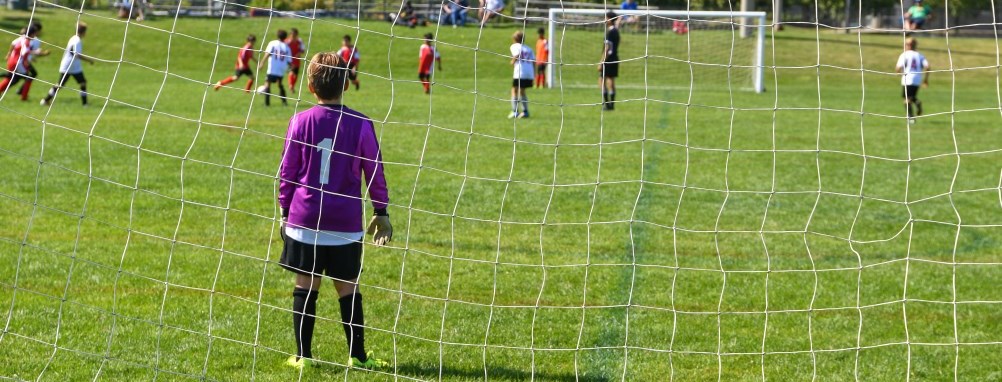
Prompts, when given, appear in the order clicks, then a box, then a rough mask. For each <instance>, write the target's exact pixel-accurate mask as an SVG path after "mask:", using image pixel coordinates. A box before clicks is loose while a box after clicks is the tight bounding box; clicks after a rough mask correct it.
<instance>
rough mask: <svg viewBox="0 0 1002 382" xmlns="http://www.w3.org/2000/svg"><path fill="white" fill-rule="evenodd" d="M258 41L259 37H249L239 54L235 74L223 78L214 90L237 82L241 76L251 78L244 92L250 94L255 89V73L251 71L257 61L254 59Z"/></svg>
mask: <svg viewBox="0 0 1002 382" xmlns="http://www.w3.org/2000/svg"><path fill="white" fill-rule="evenodd" d="M255 41H257V36H254V35H248V36H247V42H246V43H244V46H243V47H242V48H240V53H237V65H236V70H235V71H234V72H233V75H232V76H229V77H226V78H223V79H222V80H220V81H219V82H216V84H215V85H214V86H213V87H212V88H213V89H216V90H219V88H221V87H223V86H225V85H226V84H228V83H230V82H233V81H236V80H237V79H239V78H240V76H244V75H245V76H247V77H250V79H249V80H247V86H244V91H246V92H249V91H250V90H251V89H252V88H253V87H254V72H252V71H251V67H250V62H251V60H255V58H254V42H255Z"/></svg>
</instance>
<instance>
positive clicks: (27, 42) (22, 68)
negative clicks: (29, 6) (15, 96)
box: [0, 25, 38, 96]
mask: <svg viewBox="0 0 1002 382" xmlns="http://www.w3.org/2000/svg"><path fill="white" fill-rule="evenodd" d="M37 34H38V29H36V27H35V26H34V25H31V26H28V30H27V31H25V35H24V36H21V37H18V38H17V39H15V40H14V41H13V42H11V44H10V51H9V52H8V53H7V57H6V61H7V65H6V68H5V69H7V72H6V73H4V74H2V75H0V78H3V79H2V80H0V96H2V95H3V94H2V93H4V92H6V90H7V88H8V87H11V86H14V85H16V84H17V83H18V82H19V81H21V80H23V79H25V78H27V76H28V75H29V69H30V67H31V62H30V61H29V58H30V56H31V41H32V40H34V39H35V36H36V35H37Z"/></svg>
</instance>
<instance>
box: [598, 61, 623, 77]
mask: <svg viewBox="0 0 1002 382" xmlns="http://www.w3.org/2000/svg"><path fill="white" fill-rule="evenodd" d="M601 76H602V77H605V78H616V77H619V63H618V62H606V63H604V64H602V74H601Z"/></svg>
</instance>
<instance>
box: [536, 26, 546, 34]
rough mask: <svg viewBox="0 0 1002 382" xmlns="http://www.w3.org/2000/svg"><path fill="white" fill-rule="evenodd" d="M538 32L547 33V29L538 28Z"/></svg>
mask: <svg viewBox="0 0 1002 382" xmlns="http://www.w3.org/2000/svg"><path fill="white" fill-rule="evenodd" d="M536 32H539V35H541V36H542V35H544V34H546V29H543V28H539V29H538V30H536Z"/></svg>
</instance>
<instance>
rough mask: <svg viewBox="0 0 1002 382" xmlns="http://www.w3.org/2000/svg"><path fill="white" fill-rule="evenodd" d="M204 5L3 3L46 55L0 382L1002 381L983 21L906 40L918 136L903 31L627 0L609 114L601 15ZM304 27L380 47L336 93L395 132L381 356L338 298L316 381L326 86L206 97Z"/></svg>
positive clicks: (377, 311)
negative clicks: (309, 312) (377, 361)
mask: <svg viewBox="0 0 1002 382" xmlns="http://www.w3.org/2000/svg"><path fill="white" fill-rule="evenodd" d="M214 3H215V4H217V5H218V6H213V9H219V10H220V11H219V12H217V11H215V10H213V11H206V12H203V13H201V14H208V15H211V16H210V17H206V18H194V17H187V16H185V15H186V14H189V15H190V14H198V12H194V11H192V12H185V9H184V8H185V7H187V6H188V3H187V2H168V3H167V5H168V6H169V7H171V10H168V11H163V9H162V8H160V9H158V10H157V11H156V12H154V10H152V9H150V10H148V12H147V14H146V15H147V19H146V20H145V21H142V22H137V21H135V20H126V19H120V18H118V16H117V14H116V12H115V11H114V10H109V9H108V4H102V5H101V6H100V7H98V8H87V7H85V6H84V5H81V4H79V3H75V4H76V5H75V6H66V5H61V4H62V3H56V2H51V1H45V0H38V1H35V2H33V3H31V8H30V10H29V11H24V12H16V11H11V12H7V11H4V13H2V14H0V38H3V39H7V40H12V39H14V38H16V37H17V35H18V33H19V32H18V30H19V29H20V28H21V27H24V26H27V24H28V23H30V22H31V21H41V22H42V23H43V24H44V26H45V30H44V32H43V34H42V38H41V40H42V42H43V47H44V48H45V49H48V50H51V51H52V52H53V53H52V55H50V56H48V57H40V58H38V59H37V60H36V64H37V69H38V72H39V76H38V78H37V79H36V81H35V83H34V87H33V88H32V89H31V94H30V97H29V99H28V101H29V102H22V101H20V97H19V95H18V94H17V90H18V89H17V88H16V87H15V88H10V89H7V90H6V91H5V92H4V93H3V94H2V96H0V133H3V134H4V138H3V139H0V380H15V381H17V380H67V381H78V380H110V381H123V380H124V381H133V380H157V381H161V380H164V381H166V380H169V381H207V380H211V381H243V380H254V381H290V380H291V381H308V380H352V381H356V380H361V381H368V380H376V381H390V380H393V381H396V380H443V381H470V380H484V379H486V380H492V381H493V380H501V381H526V380H547V381H549V380H559V381H618V380H627V381H661V380H678V381H689V380H714V381H715V380H741V381H744V380H765V381H772V380H778V381H786V380H819V381H820V380H845V381H860V380H908V379H916V380H917V379H921V378H929V379H934V380H992V379H996V378H998V376H999V375H1002V363H1000V362H998V359H999V354H1000V353H1002V352H1000V349H1002V334H1000V333H1002V327H1000V323H1002V319H1000V311H1002V310H1000V309H999V307H1000V306H1002V292H1000V290H1002V289H1000V288H998V287H997V286H996V284H997V282H996V281H997V280H1000V279H1002V259H1000V257H999V254H998V253H999V247H1000V246H1002V207H1000V204H999V203H1000V191H1002V190H1000V178H999V177H1000V174H999V163H1002V138H1000V135H999V131H998V126H1002V118H1000V115H1002V113H1000V110H1002V99H1000V97H999V93H998V89H999V86H998V84H999V79H1000V77H999V70H1000V67H999V56H998V52H999V40H998V37H997V34H996V31H995V28H996V25H997V21H993V20H996V19H995V18H993V17H994V16H993V17H989V19H991V20H989V21H988V22H981V21H978V22H974V21H972V22H970V23H967V24H964V25H952V24H946V25H945V26H944V27H943V28H939V27H936V28H935V29H933V30H929V31H917V32H910V33H909V35H908V36H910V37H915V38H917V39H918V40H919V41H920V46H919V50H920V51H922V52H924V53H925V54H926V55H927V57H928V59H929V61H930V62H931V63H932V66H933V68H934V69H935V71H934V72H933V73H932V74H931V75H932V80H931V86H930V87H929V88H923V89H921V91H920V93H919V98H920V99H922V100H923V102H924V109H925V110H924V112H925V114H924V115H922V116H920V117H918V118H916V120H915V123H914V124H909V122H908V120H907V119H906V117H905V111H904V108H903V105H902V103H901V90H902V88H901V77H900V75H898V74H896V73H894V63H895V60H896V59H897V57H898V55H899V54H900V53H901V50H902V49H901V46H902V43H903V42H904V39H905V38H906V35H905V33H904V31H902V30H901V29H900V28H897V29H895V28H894V27H888V28H876V27H874V28H871V27H865V28H863V27H852V28H848V29H846V28H836V27H831V26H830V25H832V24H833V23H831V22H828V21H825V20H822V21H820V22H819V21H815V20H793V19H788V20H787V22H788V24H787V26H788V28H786V30H785V31H781V32H773V31H771V29H772V28H771V26H772V25H768V23H767V21H766V20H763V18H762V17H763V15H762V13H749V14H740V13H711V12H674V11H665V12H662V11H651V12H620V11H618V10H617V12H619V14H620V15H621V16H637V18H638V19H637V21H636V22H634V23H626V24H624V25H623V26H622V28H623V32H622V45H621V48H622V51H621V52H622V53H621V56H620V58H621V59H622V60H623V63H622V65H621V71H620V73H621V77H620V78H619V80H618V81H617V86H618V91H617V99H616V102H617V104H616V107H615V110H611V111H610V110H602V109H601V107H600V106H599V102H600V101H601V98H600V91H599V89H598V84H597V82H598V81H597V71H596V65H597V64H598V60H599V53H600V50H601V47H602V29H603V28H604V27H603V20H602V19H601V16H599V15H601V14H603V13H604V10H594V11H588V12H581V11H575V10H566V11H563V10H559V9H556V10H554V13H553V14H554V17H552V18H551V19H552V20H557V22H553V23H550V24H549V25H548V26H547V24H545V23H544V21H545V17H543V16H540V17H538V18H536V17H533V18H522V17H515V16H512V15H510V14H506V13H507V12H508V11H507V10H506V11H504V13H503V14H502V15H501V16H498V17H496V18H494V19H493V20H494V21H492V22H491V23H489V25H487V26H485V27H480V26H478V25H477V23H476V22H475V21H472V22H469V23H468V24H467V25H466V26H465V27H457V28H452V27H447V26H438V25H436V24H435V23H434V22H431V23H429V24H427V25H425V24H424V23H422V22H421V21H430V20H434V19H437V18H441V15H442V12H444V11H442V10H441V9H442V5H443V4H442V3H441V2H418V1H415V2H414V4H413V5H414V6H415V8H417V9H418V11H419V12H421V13H419V15H420V16H421V17H420V18H419V19H417V20H416V22H415V23H414V25H413V28H412V27H411V25H407V24H401V23H397V24H391V23H389V22H387V21H386V20H385V18H386V13H388V12H397V10H399V9H401V8H402V4H401V3H399V2H391V1H387V2H351V3H347V4H346V3H344V2H340V3H337V4H329V5H328V7H337V10H334V11H330V12H328V13H325V14H326V15H336V16H337V17H327V16H324V17H319V16H317V17H315V16H314V15H317V14H321V12H311V11H306V12H288V11H284V10H283V11H277V10H276V9H273V8H286V7H287V6H288V4H287V3H279V2H277V1H275V2H272V1H264V2H252V3H249V4H246V3H243V2H223V3H220V2H214ZM533 3H534V2H533ZM316 4H319V2H317V3H316ZM300 5H301V2H300ZM445 5H448V4H445ZM472 5H474V6H476V2H472ZM530 5H531V4H530ZM558 5H559V4H554V3H552V2H546V3H542V4H541V5H540V7H542V8H545V7H553V6H558ZM314 6H317V7H319V5H315V4H314V3H313V2H310V4H308V5H307V7H308V8H309V7H314ZM597 6H598V5H596V7H597ZM807 7H808V8H807V9H805V10H803V11H804V12H800V13H802V14H812V15H814V14H817V13H819V12H816V11H818V10H817V9H812V8H811V7H814V5H813V4H811V5H808V6H807ZM731 8H732V9H733V8H734V7H731ZM760 10H761V9H760ZM764 10H766V11H770V12H771V10H769V9H764ZM272 11H275V12H272ZM251 13H254V14H263V15H264V16H263V17H250V16H249V14H251ZM475 13H476V10H475V9H472V10H470V16H471V17H472V16H473V15H474V14H475ZM514 13H516V14H517V13H518V12H514ZM791 13H796V12H791ZM234 15H239V16H241V17H231V16H234ZM742 15H745V16H742ZM243 16H247V17H243ZM895 17H897V16H895ZM770 19H771V18H770ZM944 19H945V17H943V18H939V19H938V20H944ZM403 20H405V21H406V20H409V19H407V18H404V19H403ZM947 20H949V21H950V22H952V20H955V18H950V19H947ZM78 21H85V22H87V23H88V25H89V29H88V33H87V36H86V38H85V39H84V52H85V53H86V54H88V55H92V56H93V57H94V58H95V60H96V61H97V63H95V64H94V65H85V66H84V71H85V73H86V79H87V87H88V89H87V93H88V94H89V97H90V104H89V106H88V107H82V106H80V98H79V88H78V87H77V86H78V85H76V84H75V82H74V81H72V80H71V81H68V82H67V83H66V86H65V87H64V88H63V89H62V90H61V91H60V93H59V94H58V95H57V97H56V98H55V100H54V101H53V103H52V105H51V106H39V104H38V101H39V99H40V98H41V97H43V96H44V94H45V91H47V90H48V89H49V87H50V86H52V84H54V83H56V82H58V77H57V75H58V74H57V72H58V65H59V58H60V56H61V55H62V53H63V48H64V47H65V43H66V41H67V40H68V39H69V38H70V37H71V36H72V35H73V33H74V29H75V28H74V27H75V25H76V23H77V22H78ZM676 21H680V22H684V26H685V28H686V29H687V32H686V33H685V34H677V33H674V32H673V31H672V27H673V26H675V22H676ZM933 21H935V20H933ZM742 25H745V26H747V28H748V32H749V36H748V37H746V38H742V37H741V31H740V30H741V26H742ZM928 25H932V24H928ZM292 27H295V28H298V29H299V31H300V33H301V37H302V39H303V40H304V42H305V43H306V46H308V49H307V52H306V55H307V56H308V55H312V54H313V53H316V52H319V51H336V50H337V49H338V48H339V47H340V46H341V37H342V36H344V35H349V36H350V37H352V38H353V42H354V43H355V46H356V47H357V48H358V51H359V52H360V55H361V60H362V61H361V63H360V65H359V79H360V82H361V84H360V89H358V90H356V89H355V88H354V86H352V87H350V88H349V90H348V93H346V94H345V98H344V103H345V104H346V105H348V106H351V107H352V108H353V109H355V110H358V111H360V112H362V113H365V114H367V115H368V116H369V117H370V118H372V119H373V123H374V125H375V129H376V132H377V134H378V137H379V141H380V144H381V149H382V154H383V158H384V160H385V167H386V174H387V178H388V183H389V188H390V199H391V204H390V207H389V213H390V216H391V219H392V222H393V225H394V227H395V229H396V231H395V234H394V240H393V241H392V242H391V243H390V245H389V246H387V247H376V246H373V245H370V244H369V238H368V237H366V239H365V240H366V244H365V246H364V247H365V256H364V258H363V263H364V267H365V268H364V269H365V270H364V272H362V275H361V277H360V284H361V287H360V288H361V292H362V294H363V295H364V296H365V297H364V301H365V320H366V346H367V347H368V348H369V349H370V350H373V351H375V352H376V355H377V356H379V357H380V358H384V359H387V360H388V361H390V363H391V364H392V365H391V366H390V367H388V368H385V369H382V370H377V371H372V372H369V371H362V370H358V369H353V368H350V367H348V365H346V363H345V361H346V360H347V351H346V346H345V342H344V337H343V336H344V334H343V332H342V327H341V315H340V312H339V308H338V303H337V297H336V293H335V292H334V289H333V288H332V287H331V283H330V282H325V283H324V285H323V287H322V288H321V291H320V293H319V302H318V308H317V318H318V320H317V321H318V324H317V329H316V335H315V337H314V340H313V344H314V349H313V353H314V354H315V355H316V357H317V358H318V360H319V361H320V363H321V364H322V365H323V367H321V368H318V369H308V370H305V371H303V372H299V371H298V370H294V369H290V368H287V367H285V366H283V362H284V361H285V360H286V359H287V357H288V356H289V355H290V354H292V353H294V352H295V342H294V339H293V334H292V333H293V328H292V320H291V319H290V318H291V312H290V310H291V308H292V304H291V303H292V297H291V296H290V295H291V292H292V289H293V284H292V278H293V276H292V275H291V274H290V273H289V272H287V271H285V270H283V269H281V268H280V267H279V266H278V265H277V261H278V259H279V256H280V253H281V250H282V245H283V242H282V240H281V238H280V237H281V235H280V233H279V231H278V226H279V222H280V217H279V214H278V210H277V208H276V201H275V194H276V184H277V177H276V174H277V172H278V171H277V166H278V163H279V160H280V158H281V155H282V153H281V151H282V148H283V147H284V146H285V143H286V142H285V132H286V128H287V126H288V121H289V119H290V117H292V115H294V113H296V112H298V111H302V110H304V109H306V108H309V107H312V106H314V104H315V100H314V99H313V98H311V96H310V95H309V92H308V89H307V88H306V87H305V86H304V84H303V82H304V78H303V77H304V73H303V72H301V73H300V82H299V84H298V85H297V86H296V87H294V88H292V89H287V94H288V98H289V99H288V103H289V106H287V107H286V106H281V102H280V101H279V100H278V99H277V95H276V96H273V97H272V100H271V101H272V102H271V106H270V107H266V106H264V103H263V100H262V95H261V94H257V93H253V92H251V93H247V92H245V90H244V81H246V80H247V78H246V77H243V78H240V80H239V81H237V82H233V83H230V84H229V85H227V86H223V87H221V88H219V90H214V86H213V85H214V84H215V83H216V81H219V80H220V79H222V78H226V77H228V76H230V75H232V74H233V71H234V67H233V63H234V59H235V58H236V55H237V54H238V52H239V49H240V47H241V46H242V44H243V43H244V41H245V39H246V37H247V35H248V34H251V33H253V34H255V35H256V36H257V40H256V43H255V44H254V45H253V46H254V48H255V50H256V52H257V53H258V54H259V55H258V57H260V50H262V49H263V48H264V47H265V46H266V44H267V43H268V42H269V41H270V40H273V39H274V38H275V35H276V31H277V30H278V29H285V30H289V29H290V28H292ZM539 27H544V28H546V27H549V30H550V41H551V47H552V49H553V52H552V56H551V57H552V62H553V63H554V65H551V66H550V68H552V69H553V70H554V72H553V73H552V75H551V76H550V77H549V79H550V81H553V82H552V84H553V86H552V87H551V88H548V89H535V88H533V89H530V90H528V96H529V105H530V108H531V110H532V113H531V117H530V118H527V119H507V118H505V117H506V116H507V115H508V114H509V112H510V110H511V109H510V107H511V103H510V99H509V97H510V92H511V84H512V81H511V80H512V66H511V53H510V49H509V47H510V45H511V43H512V36H513V33H514V32H515V31H518V30H522V31H524V32H525V35H526V43H527V45H529V46H531V47H534V46H535V33H534V32H535V30H536V29H537V28H539ZM767 27H768V28H767ZM978 28H981V29H980V30H978ZM846 32H850V33H846ZM956 32H960V33H961V35H959V36H958V35H957V34H956ZM969 32H970V34H972V35H973V34H974V32H979V33H983V34H981V35H979V37H967V36H966V34H968V33H969ZM426 33H432V34H433V35H434V43H435V45H436V47H437V48H438V50H439V52H440V53H441V58H442V61H443V66H444V68H443V69H442V70H437V69H436V70H435V72H434V79H433V81H434V84H433V85H432V87H431V91H430V94H425V93H424V91H423V89H422V87H421V84H420V83H419V82H418V78H417V73H415V72H416V71H417V60H418V52H419V50H420V47H421V44H422V43H423V41H424V35H425V34H426ZM0 41H2V42H3V43H6V42H7V41H4V40H0ZM252 69H254V72H255V77H254V79H255V81H257V83H255V84H254V85H260V84H261V82H262V81H264V79H265V73H263V72H262V71H263V70H264V68H260V69H259V68H252ZM2 72H3V71H2V70H0V73H2ZM286 81H287V78H286V79H283V82H286ZM286 83H287V82H286ZM763 84H768V87H769V89H768V91H767V92H762V93H759V92H761V91H762V90H763V89H764V87H765V86H764V85H763ZM286 86H288V85H286ZM273 92H276V93H277V91H275V90H274V88H273ZM318 143H319V142H318ZM366 208H367V209H368V208H369V207H368V206H367V207H366ZM370 214H371V211H368V210H367V211H366V213H365V215H366V216H364V217H363V218H364V219H365V220H367V219H368V217H369V215H370Z"/></svg>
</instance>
